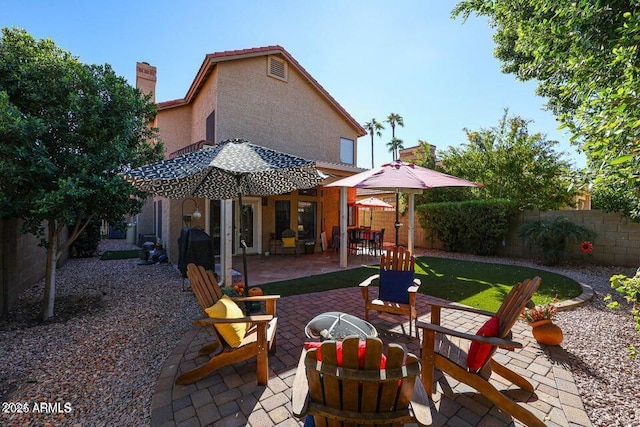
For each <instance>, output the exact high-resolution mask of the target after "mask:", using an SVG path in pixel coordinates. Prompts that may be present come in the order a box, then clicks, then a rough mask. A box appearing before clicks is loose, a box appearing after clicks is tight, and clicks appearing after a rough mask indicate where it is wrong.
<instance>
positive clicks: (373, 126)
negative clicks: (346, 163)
mask: <svg viewBox="0 0 640 427" xmlns="http://www.w3.org/2000/svg"><path fill="white" fill-rule="evenodd" d="M364 128H365V130H367V131H368V132H369V135H371V169H373V168H374V167H375V164H374V163H373V134H374V133H375V134H376V135H378V137H381V136H382V132H380V131H381V130H382V129H384V126H383V125H382V123H380V122H379V121H377V120H376V119H371V121H369V122H367V123H365V124H364Z"/></svg>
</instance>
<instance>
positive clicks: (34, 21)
mask: <svg viewBox="0 0 640 427" xmlns="http://www.w3.org/2000/svg"><path fill="white" fill-rule="evenodd" d="M455 4H456V1H451V0H437V1H424V0H396V1H382V0H362V1H360V0H358V1H356V0H354V1H347V0H344V1H337V0H324V1H321V2H320V1H316V2H311V1H293V0H280V1H277V2H272V1H258V0H255V1H242V0H238V1H233V2H232V1H217V0H208V1H197V0H192V1H175V0H159V1H153V2H152V1H146V0H144V1H142V0H141V1H120V0H114V1H108V2H106V1H105V2H99V1H94V2H83V1H66V0H58V1H50V0H48V1H42V0H29V1H18V0H14V1H11V2H7V1H4V2H3V5H2V13H1V14H0V26H1V27H7V26H17V27H21V28H24V29H25V30H27V32H29V33H30V34H31V35H33V36H34V37H35V38H38V39H39V38H51V39H53V40H54V41H55V43H56V44H57V45H58V46H59V47H61V48H63V49H65V50H68V51H70V52H71V53H72V54H74V55H75V56H77V57H79V58H80V60H81V61H82V62H85V63H97V64H104V63H109V64H111V66H112V67H113V69H114V70H115V71H116V73H117V74H119V75H121V76H123V77H125V78H126V79H127V80H128V81H129V82H130V83H131V84H135V63H136V61H146V62H149V63H150V64H152V65H154V66H156V67H157V68H158V83H157V88H156V100H157V101H168V100H171V99H177V98H182V97H184V95H185V94H186V92H187V89H188V88H189V85H190V84H191V82H192V80H193V78H194V76H195V73H196V72H197V70H198V68H199V67H200V65H201V63H202V61H203V59H204V56H205V55H206V54H207V53H213V52H218V51H223V50H235V49H245V48H251V47H259V46H267V45H274V44H279V45H281V46H282V47H284V48H285V49H286V50H287V51H288V52H289V53H291V55H293V57H294V58H296V59H297V60H298V62H300V64H301V65H302V66H303V67H305V68H306V69H307V71H309V73H311V75H312V76H313V77H314V78H315V79H316V80H318V82H320V84H322V85H323V86H324V87H325V89H327V90H328V91H329V93H331V95H333V97H334V98H336V100H337V101H338V102H339V103H340V104H341V105H342V106H343V107H344V108H345V109H346V110H347V111H349V113H350V114H351V115H352V116H353V117H354V118H355V119H356V120H358V121H359V122H360V123H361V124H363V123H365V122H366V121H368V120H370V119H371V118H376V119H377V120H378V121H382V120H384V119H385V118H386V116H387V115H388V114H389V113H392V112H393V113H397V114H400V115H401V116H402V117H403V118H404V122H405V127H404V128H397V129H396V136H397V137H398V138H400V139H402V140H403V142H404V146H405V147H409V146H413V145H417V141H418V139H423V140H426V141H428V142H430V143H431V144H434V145H436V147H437V149H438V150H444V149H446V148H447V147H449V146H458V145H459V144H461V143H464V142H465V134H464V132H463V128H469V129H471V130H478V129H480V128H489V127H492V126H495V125H496V124H497V123H498V120H499V119H500V117H501V116H502V114H503V110H504V108H509V111H510V113H511V114H518V115H520V116H522V117H524V118H527V119H531V120H533V121H534V123H532V124H531V125H530V128H529V129H530V131H533V132H542V133H544V134H546V135H547V138H548V139H550V140H557V141H559V142H560V144H559V145H558V146H556V150H557V151H562V152H566V153H567V158H568V159H570V160H572V161H573V163H574V164H575V165H576V166H577V167H583V166H584V164H585V158H584V156H583V155H582V154H579V153H577V152H576V150H575V148H574V147H573V146H571V145H570V144H569V143H568V140H569V135H568V134H566V133H565V132H563V131H558V130H557V126H558V122H557V121H556V120H555V118H554V117H553V115H552V114H551V113H550V112H547V111H544V109H543V107H544V104H545V100H544V99H543V98H540V97H538V96H536V95H535V83H532V82H527V83H523V82H518V81H517V80H516V79H515V78H514V77H513V76H511V75H505V74H502V73H501V72H500V63H499V62H498V61H497V60H496V59H494V57H493V54H492V52H493V48H494V44H493V41H492V38H491V37H492V31H491V29H490V28H489V27H488V25H487V23H486V21H485V20H484V19H479V18H475V17H472V18H470V19H469V20H468V21H467V22H466V23H464V24H463V23H462V21H460V20H452V19H451V18H450V11H451V9H452V8H453V7H454V5H455ZM390 139H391V128H390V127H389V126H387V129H386V130H385V131H383V136H382V138H378V137H376V139H375V145H376V148H375V151H374V156H375V163H376V166H377V165H380V164H382V163H384V162H386V161H390V160H391V153H389V152H388V149H387V147H386V145H385V144H386V142H388V141H389V140H390ZM190 142H193V141H188V142H187V143H190ZM370 147H371V141H370V138H369V136H365V137H363V138H360V139H359V141H358V165H359V166H361V167H366V168H369V167H371V148H370Z"/></svg>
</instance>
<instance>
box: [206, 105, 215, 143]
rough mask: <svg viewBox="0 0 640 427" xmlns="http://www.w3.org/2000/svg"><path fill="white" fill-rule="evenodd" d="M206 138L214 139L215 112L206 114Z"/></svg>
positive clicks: (213, 140)
mask: <svg viewBox="0 0 640 427" xmlns="http://www.w3.org/2000/svg"><path fill="white" fill-rule="evenodd" d="M206 135H207V136H206V140H207V141H210V142H215V141H216V139H215V138H216V112H215V111H212V112H211V114H209V116H207V133H206Z"/></svg>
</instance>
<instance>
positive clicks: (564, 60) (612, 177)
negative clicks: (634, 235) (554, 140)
mask: <svg viewBox="0 0 640 427" xmlns="http://www.w3.org/2000/svg"><path fill="white" fill-rule="evenodd" d="M472 13H476V14H477V15H480V16H486V17H487V18H488V19H489V24H490V25H491V26H492V27H493V28H494V29H495V31H496V32H495V35H494V40H495V42H496V49H495V51H494V52H495V56H496V58H498V59H499V60H500V61H502V70H503V72H505V73H511V74H515V75H516V76H517V77H518V78H519V79H521V80H532V79H534V80H536V81H538V82H539V86H538V89H537V92H538V94H540V95H542V96H545V97H547V98H548V104H547V106H548V108H550V109H551V110H552V111H553V112H554V113H555V114H556V115H557V116H558V119H559V120H560V121H561V122H562V126H566V127H568V129H570V130H571V132H572V133H573V135H574V137H573V140H574V142H575V143H577V144H580V145H581V148H582V149H583V150H584V152H585V154H586V156H587V159H588V166H589V169H590V172H591V174H592V175H593V177H594V186H596V187H609V186H615V187H622V188H624V189H625V191H626V192H627V196H626V198H630V197H631V198H633V197H634V196H635V198H636V199H637V194H638V193H639V192H640V173H638V170H640V144H638V141H639V140H640V120H639V119H638V118H639V117H640V97H638V96H637V86H638V83H637V82H638V80H639V78H640V55H638V39H639V37H640V3H638V2H637V1H631V0H619V1H614V2H596V1H577V2H563V1H554V0H499V1H493V0H491V1H489V0H463V1H461V2H460V3H458V4H457V5H456V7H455V8H454V10H453V12H452V15H453V16H454V17H462V18H464V19H467V18H468V17H469V16H470V15H471V14H472ZM627 214H628V215H629V216H631V218H633V219H634V220H636V221H640V206H638V205H635V206H633V207H632V208H631V210H630V211H629V212H627Z"/></svg>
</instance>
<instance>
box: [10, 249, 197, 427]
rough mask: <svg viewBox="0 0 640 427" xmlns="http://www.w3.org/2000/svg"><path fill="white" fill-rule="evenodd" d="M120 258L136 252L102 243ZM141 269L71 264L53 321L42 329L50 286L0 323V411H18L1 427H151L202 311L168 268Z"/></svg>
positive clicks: (61, 280) (30, 294)
mask: <svg viewBox="0 0 640 427" xmlns="http://www.w3.org/2000/svg"><path fill="white" fill-rule="evenodd" d="M120 249H131V246H130V245H129V246H127V245H126V243H123V242H121V241H118V240H112V241H103V242H102V246H101V250H102V251H104V250H120ZM137 261H139V260H135V259H124V260H109V261H100V260H99V259H98V258H97V257H96V258H85V259H71V260H69V261H68V262H67V263H66V265H64V266H63V267H62V268H60V269H59V270H58V274H57V293H56V295H57V298H56V309H55V312H56V317H55V320H54V321H52V322H47V323H42V322H40V320H39V319H40V309H41V306H40V304H41V301H42V295H43V288H44V282H42V283H38V284H36V285H34V286H33V287H32V288H31V289H29V290H28V291H26V292H24V293H23V294H22V295H21V297H20V301H19V303H18V304H17V305H16V307H14V309H13V310H12V312H11V313H10V315H9V317H8V319H6V320H4V321H2V322H1V323H0V360H1V361H2V369H0V402H4V403H11V404H13V407H7V406H5V407H3V408H2V409H3V411H2V413H1V414H0V425H2V426H5V425H7V426H27V425H29V426H31V425H47V424H46V423H48V425H52V426H54V425H55V426H57V425H64V426H76V425H77V426H144V425H149V424H150V420H151V418H150V413H149V411H150V408H151V396H152V393H153V390H154V388H155V382H156V379H157V377H158V374H159V372H160V368H161V367H162V364H163V363H164V360H165V359H166V358H167V357H168V356H169V354H170V353H171V351H172V350H173V348H174V347H175V345H176V343H178V341H179V340H180V338H181V337H182V335H183V334H184V333H185V332H186V331H187V330H188V329H189V328H190V327H191V322H190V321H189V319H194V318H196V317H197V316H198V311H199V309H198V307H197V303H196V301H195V299H194V298H193V295H192V294H191V292H183V291H182V279H181V277H180V273H179V272H177V271H176V270H175V269H174V268H173V267H172V266H171V265H169V264H156V265H146V266H139V265H137ZM42 403H44V404H45V406H42V409H43V412H34V405H37V407H36V409H40V408H41V404H42ZM24 404H26V407H27V408H28V410H29V412H28V413H22V414H20V413H16V412H17V411H19V410H24V408H25V405H24ZM65 404H66V405H67V406H65ZM18 406H20V407H18ZM5 410H6V411H5ZM5 412H9V413H5Z"/></svg>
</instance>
